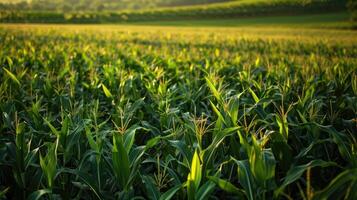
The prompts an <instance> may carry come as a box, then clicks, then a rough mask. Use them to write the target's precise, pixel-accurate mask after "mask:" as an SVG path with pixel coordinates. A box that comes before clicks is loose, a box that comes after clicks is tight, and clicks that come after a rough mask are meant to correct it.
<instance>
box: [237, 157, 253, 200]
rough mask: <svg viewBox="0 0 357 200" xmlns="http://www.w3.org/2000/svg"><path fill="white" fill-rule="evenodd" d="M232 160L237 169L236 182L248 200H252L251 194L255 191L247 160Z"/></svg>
mask: <svg viewBox="0 0 357 200" xmlns="http://www.w3.org/2000/svg"><path fill="white" fill-rule="evenodd" d="M232 160H233V161H234V162H235V163H236V164H237V166H238V168H237V171H238V180H239V182H240V184H241V185H242V186H243V188H244V190H245V191H246V192H247V198H248V200H253V199H254V196H255V195H253V193H254V191H255V186H254V182H253V177H252V175H251V172H250V170H249V163H248V161H247V160H236V159H234V158H232Z"/></svg>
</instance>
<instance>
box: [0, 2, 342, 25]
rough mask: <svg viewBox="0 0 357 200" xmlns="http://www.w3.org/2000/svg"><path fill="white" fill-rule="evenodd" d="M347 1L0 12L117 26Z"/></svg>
mask: <svg viewBox="0 0 357 200" xmlns="http://www.w3.org/2000/svg"><path fill="white" fill-rule="evenodd" d="M345 10H346V1H345V0H314V1H301V0H273V1H266V0H241V1H233V2H225V3H215V4H208V5H198V6H184V7H174V8H161V9H151V10H150V9H149V10H139V11H119V12H114V11H101V12H95V11H83V12H61V11H26V12H24V11H13V10H3V11H1V12H0V21H1V22H36V23H43V22H44V23H116V22H136V21H167V20H183V19H212V18H237V17H251V16H276V15H294V14H306V13H326V12H331V11H345Z"/></svg>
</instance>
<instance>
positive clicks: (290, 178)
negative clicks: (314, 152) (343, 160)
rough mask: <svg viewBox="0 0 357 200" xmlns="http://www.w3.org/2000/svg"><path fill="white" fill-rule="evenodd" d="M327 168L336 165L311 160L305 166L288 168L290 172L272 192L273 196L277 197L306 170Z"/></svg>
mask: <svg viewBox="0 0 357 200" xmlns="http://www.w3.org/2000/svg"><path fill="white" fill-rule="evenodd" d="M329 166H336V163H334V162H326V161H323V160H313V161H311V162H309V163H307V164H305V165H298V166H293V167H292V168H290V170H289V171H288V172H287V175H286V176H285V177H284V182H283V183H282V184H281V185H280V187H279V188H278V189H276V190H275V191H274V196H276V197H277V196H278V195H279V194H280V193H281V192H283V190H284V189H285V187H286V186H288V185H289V184H291V183H293V182H295V181H296V180H297V179H299V178H300V177H301V175H302V174H303V173H304V172H305V171H306V170H307V169H308V168H313V167H329Z"/></svg>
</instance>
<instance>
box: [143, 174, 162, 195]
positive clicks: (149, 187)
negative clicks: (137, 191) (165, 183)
mask: <svg viewBox="0 0 357 200" xmlns="http://www.w3.org/2000/svg"><path fill="white" fill-rule="evenodd" d="M141 178H142V179H143V182H144V185H145V188H146V191H147V196H148V197H149V199H154V200H157V199H159V197H160V192H159V191H158V190H157V188H156V186H155V184H154V182H155V181H154V180H153V179H152V178H151V177H150V176H142V177H141Z"/></svg>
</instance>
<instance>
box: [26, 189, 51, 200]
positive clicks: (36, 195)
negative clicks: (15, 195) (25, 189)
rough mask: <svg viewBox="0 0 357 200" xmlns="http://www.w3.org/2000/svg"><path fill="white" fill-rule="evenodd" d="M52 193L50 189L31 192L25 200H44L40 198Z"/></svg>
mask: <svg viewBox="0 0 357 200" xmlns="http://www.w3.org/2000/svg"><path fill="white" fill-rule="evenodd" d="M51 193H52V191H51V190H50V189H42V190H37V191H35V192H32V193H31V194H30V196H28V197H27V200H39V199H44V198H43V197H42V196H43V195H45V194H51Z"/></svg>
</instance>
